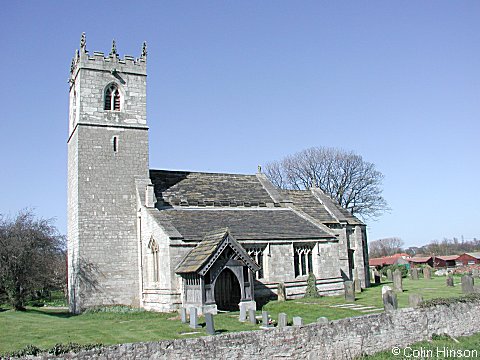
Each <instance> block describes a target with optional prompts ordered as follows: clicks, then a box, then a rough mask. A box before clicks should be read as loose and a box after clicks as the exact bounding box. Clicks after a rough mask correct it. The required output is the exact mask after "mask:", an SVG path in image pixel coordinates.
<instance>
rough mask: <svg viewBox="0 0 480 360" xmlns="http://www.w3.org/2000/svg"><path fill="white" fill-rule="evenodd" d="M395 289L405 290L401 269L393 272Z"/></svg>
mask: <svg viewBox="0 0 480 360" xmlns="http://www.w3.org/2000/svg"><path fill="white" fill-rule="evenodd" d="M393 290H395V291H398V292H403V287H402V272H401V271H400V270H399V269H397V270H395V271H394V272H393Z"/></svg>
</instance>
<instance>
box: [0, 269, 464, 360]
mask: <svg viewBox="0 0 480 360" xmlns="http://www.w3.org/2000/svg"><path fill="white" fill-rule="evenodd" d="M459 281H460V278H457V277H455V282H456V284H455V285H456V286H455V287H453V288H447V287H446V285H445V278H444V277H442V278H434V279H432V280H424V279H420V280H417V281H412V280H408V279H404V289H405V291H404V292H403V293H402V294H398V299H399V305H400V307H406V306H408V294H411V293H418V294H422V295H423V297H424V299H425V300H427V299H432V298H438V297H456V296H460V295H461V289H460V286H459ZM387 285H388V283H387ZM344 303H345V301H344V299H343V297H341V296H335V297H321V298H318V299H297V300H289V301H287V302H283V303H279V302H276V301H272V302H270V303H268V304H267V305H266V306H265V307H264V309H265V310H267V311H269V312H270V314H271V316H272V318H273V319H275V320H276V319H277V315H278V313H280V312H285V313H287V315H288V319H289V321H291V320H292V317H293V316H301V317H302V318H304V321H305V323H306V324H308V323H311V322H315V321H316V319H317V318H318V317H320V316H325V317H327V318H328V319H329V320H335V319H340V318H345V317H351V316H358V315H363V314H364V313H362V312H360V311H358V310H351V309H339V308H335V307H332V306H334V305H338V304H344ZM355 304H360V305H364V306H372V307H374V308H377V309H380V308H382V299H381V286H377V287H372V288H369V289H367V290H365V291H363V292H362V293H359V294H357V301H356V302H355ZM374 312H375V311H374ZM258 315H260V312H258ZM200 321H201V322H202V321H203V319H202V318H201V319H200ZM215 328H216V329H217V330H219V331H220V332H232V331H247V330H253V329H258V325H257V326H255V325H250V324H249V323H240V322H239V321H238V312H236V313H222V314H219V315H216V316H215ZM192 332H193V331H192V329H190V328H189V327H188V324H182V323H181V322H180V320H179V317H178V314H176V313H170V314H161V313H152V312H134V313H112V312H110V313H109V312H107V313H88V314H82V315H70V314H69V313H68V312H67V311H66V310H59V309H54V308H52V309H47V308H28V310H27V311H25V312H15V311H12V310H7V311H3V312H0V333H1V334H2V336H0V354H1V353H6V352H11V351H16V350H20V349H22V348H24V347H25V346H27V345H29V344H33V345H35V346H37V347H40V348H50V347H52V346H53V345H55V344H57V343H64V344H65V343H68V342H75V343H80V344H89V343H102V344H119V343H130V342H140V341H157V340H162V339H174V338H183V337H197V336H204V335H206V332H205V328H202V329H199V330H198V331H197V332H196V333H192Z"/></svg>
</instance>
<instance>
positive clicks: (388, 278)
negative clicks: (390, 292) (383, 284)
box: [387, 269, 393, 281]
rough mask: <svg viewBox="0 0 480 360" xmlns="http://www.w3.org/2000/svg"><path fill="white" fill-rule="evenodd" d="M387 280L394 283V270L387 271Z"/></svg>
mask: <svg viewBox="0 0 480 360" xmlns="http://www.w3.org/2000/svg"><path fill="white" fill-rule="evenodd" d="M387 280H388V281H393V274H392V269H387Z"/></svg>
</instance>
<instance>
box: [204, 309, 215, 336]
mask: <svg viewBox="0 0 480 360" xmlns="http://www.w3.org/2000/svg"><path fill="white" fill-rule="evenodd" d="M205 323H206V324H207V334H208V335H215V326H214V324H213V314H211V313H206V314H205Z"/></svg>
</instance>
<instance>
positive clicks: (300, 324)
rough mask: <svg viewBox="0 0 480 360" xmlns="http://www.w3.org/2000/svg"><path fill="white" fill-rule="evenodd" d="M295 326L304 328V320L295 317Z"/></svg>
mask: <svg viewBox="0 0 480 360" xmlns="http://www.w3.org/2000/svg"><path fill="white" fill-rule="evenodd" d="M293 326H303V319H302V318H301V317H300V316H294V317H293Z"/></svg>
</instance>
